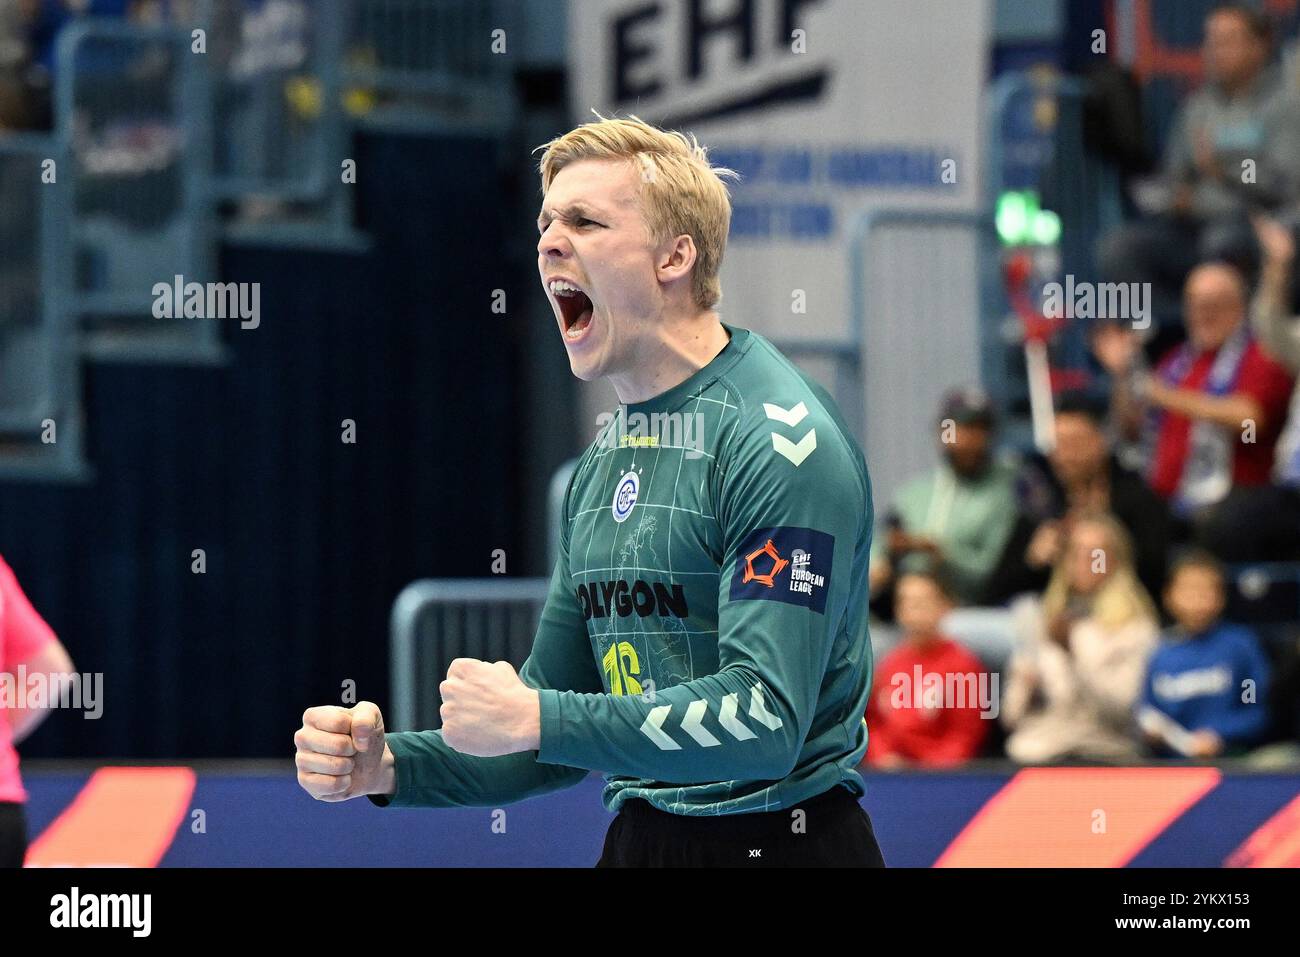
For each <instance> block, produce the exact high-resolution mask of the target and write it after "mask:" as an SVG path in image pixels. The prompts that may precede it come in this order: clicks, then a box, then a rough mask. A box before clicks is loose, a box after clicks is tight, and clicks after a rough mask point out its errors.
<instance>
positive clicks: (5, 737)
mask: <svg viewBox="0 0 1300 957" xmlns="http://www.w3.org/2000/svg"><path fill="white" fill-rule="evenodd" d="M20 666H22V668H23V671H22V674H24V675H32V674H43V675H57V674H69V673H71V672H72V659H71V658H69V657H68V653H67V651H66V650H65V649H64V647H63V645H62V644H61V643H60V642H59V639H58V638H56V637H55V636H54V632H53V631H52V630H51V629H50V626H49V625H47V624H46V623H45V619H43V618H42V617H41V616H40V615H39V614H38V613H37V611H36V609H35V608H33V607H32V603H31V602H29V601H28V600H27V596H26V595H24V594H23V590H22V588H21V587H20V586H19V585H18V579H17V578H15V577H14V573H13V570H12V569H11V568H10V567H9V565H8V564H7V563H6V562H5V560H4V559H3V558H0V681H2V682H4V683H5V684H7V685H8V688H7V689H6V688H0V867H21V866H22V864H23V858H24V856H25V855H26V853H27V820H26V817H25V815H24V814H23V804H24V803H25V802H26V801H27V792H26V791H24V790H23V782H22V778H20V777H19V775H18V752H17V751H15V750H14V745H16V744H18V743H20V742H21V741H22V740H23V739H24V738H26V737H27V736H28V735H29V734H31V733H32V732H33V731H34V730H35V729H36V726H37V725H39V724H40V723H41V722H42V721H43V720H44V719H45V716H46V715H47V714H48V713H49V711H48V709H46V708H29V707H18V706H15V705H17V704H22V703H24V701H23V698H24V697H25V696H21V697H20V696H18V689H19V688H20V683H19V681H18V675H19V667H20Z"/></svg>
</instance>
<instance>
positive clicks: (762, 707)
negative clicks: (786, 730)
mask: <svg viewBox="0 0 1300 957" xmlns="http://www.w3.org/2000/svg"><path fill="white" fill-rule="evenodd" d="M749 716H750V717H751V718H753V719H754V720H755V721H757V722H758V723H759V724H761V725H762V726H763V727H765V728H767V730H769V731H775V730H776V729H777V728H779V727H781V725H782V723H783V722H782V721H781V719H780V718H778V717H777V716H776V715H774V714H773V713H772V712H770V711H768V710H767V705H766V704H765V703H764V702H763V689H762V688H761V687H760V686H759V685H754V692H753V694H752V695H751V696H750V699H749Z"/></svg>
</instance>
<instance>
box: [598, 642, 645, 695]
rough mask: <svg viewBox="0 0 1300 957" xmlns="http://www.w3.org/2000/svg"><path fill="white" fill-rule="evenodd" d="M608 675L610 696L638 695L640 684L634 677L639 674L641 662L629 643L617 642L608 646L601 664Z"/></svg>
mask: <svg viewBox="0 0 1300 957" xmlns="http://www.w3.org/2000/svg"><path fill="white" fill-rule="evenodd" d="M602 663H603V664H604V666H605V672H606V673H607V674H608V675H609V690H610V693H611V694H620V695H628V694H640V693H641V682H639V681H637V680H636V678H635V677H633V676H634V675H639V674H640V673H641V661H640V659H638V658H637V656H636V649H635V648H633V647H632V645H631V643H630V642H626V641H617V642H615V643H614V644H612V645H610V646H609V651H607V652H605V658H604V661H603V662H602Z"/></svg>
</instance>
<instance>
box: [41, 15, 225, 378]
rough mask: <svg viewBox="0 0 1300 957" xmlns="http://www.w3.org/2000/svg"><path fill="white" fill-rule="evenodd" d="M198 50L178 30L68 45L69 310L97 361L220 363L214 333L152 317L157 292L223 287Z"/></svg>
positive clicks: (123, 30)
mask: <svg viewBox="0 0 1300 957" xmlns="http://www.w3.org/2000/svg"><path fill="white" fill-rule="evenodd" d="M190 43H191V37H190V34H189V32H188V31H185V30H181V29H178V28H175V27H144V26H140V25H138V24H130V23H125V22H120V21H116V20H107V19H88V20H83V21H79V22H78V23H76V24H73V25H72V26H69V27H67V28H66V29H65V30H64V31H63V33H62V34H61V35H60V37H59V41H58V55H59V61H60V70H59V74H58V78H57V82H56V91H55V101H56V114H55V115H56V123H57V135H58V137H59V139H60V143H61V147H62V149H63V151H64V152H65V154H66V155H67V156H68V162H67V164H66V169H65V170H63V171H62V172H61V177H60V178H61V180H63V178H64V177H66V180H64V182H65V186H64V188H65V189H67V190H68V191H69V193H70V195H71V200H70V202H71V224H70V230H69V232H70V235H69V236H68V242H69V246H68V252H67V254H68V255H70V256H72V257H73V259H74V262H75V264H76V265H75V275H73V276H72V277H71V288H70V292H69V301H70V307H71V309H72V310H73V312H74V313H75V314H76V315H77V316H79V317H80V318H81V321H82V324H83V325H84V326H85V327H87V328H88V329H89V330H90V335H89V336H88V337H87V343H88V349H89V351H91V352H92V353H98V354H101V355H105V354H112V353H114V352H115V351H116V350H117V349H118V348H119V347H121V348H123V349H124V350H125V351H127V352H129V353H130V354H131V355H132V356H138V355H139V354H140V352H141V351H142V350H145V351H150V350H152V351H156V352H157V353H159V354H160V355H161V356H166V357H168V358H172V359H175V360H177V361H211V360H213V359H215V358H217V357H218V356H219V355H220V353H221V348H220V331H219V327H218V325H217V324H216V323H214V322H212V321H209V320H193V319H190V320H186V319H172V320H168V321H166V323H165V324H162V323H160V320H159V319H158V318H155V315H154V306H155V303H156V300H157V298H158V297H157V295H156V293H155V291H154V290H155V287H156V285H157V284H159V283H165V284H172V283H173V282H174V280H175V277H177V276H181V277H183V281H184V282H187V283H188V282H192V281H194V282H208V281H212V280H214V279H215V278H216V276H215V237H214V234H213V228H214V222H213V216H212V204H211V198H210V196H209V193H208V186H207V184H208V178H209V162H208V158H209V148H210V147H209V129H208V122H207V121H208V116H209V113H208V110H207V109H206V106H205V102H204V99H203V89H204V88H203V84H202V82H201V79H200V67H199V62H200V61H199V59H198V58H197V57H196V56H194V55H192V54H191V52H190Z"/></svg>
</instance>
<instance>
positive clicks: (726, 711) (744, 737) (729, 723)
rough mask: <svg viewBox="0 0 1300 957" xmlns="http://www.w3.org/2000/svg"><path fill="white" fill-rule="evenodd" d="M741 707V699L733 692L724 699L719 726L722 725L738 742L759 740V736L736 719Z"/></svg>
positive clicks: (719, 716)
mask: <svg viewBox="0 0 1300 957" xmlns="http://www.w3.org/2000/svg"><path fill="white" fill-rule="evenodd" d="M739 707H740V700H739V697H738V696H737V694H736V692H734V691H733V692H732V693H731V694H729V695H727V696H726V697H725V698H723V699H722V710H721V713H719V715H718V724H720V725H722V730H723V731H726V732H727V733H728V734H729V735H731V736H732V737H733V738H735V739H736V740H737V741H748V740H749V739H750V738H757V737H758V735H756V734H755V733H754V732H753V731H750V730H749V729H748V728H747V727H745V726H744V725H743V724H741V723H740V719H739V718H737V717H736V711H737V710H738V709H739Z"/></svg>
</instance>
